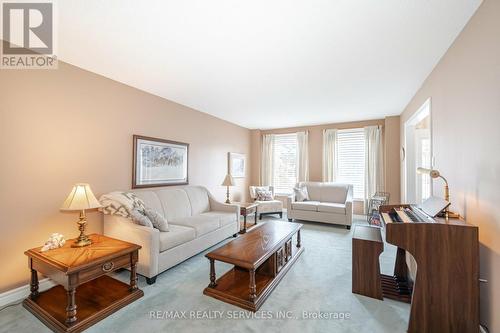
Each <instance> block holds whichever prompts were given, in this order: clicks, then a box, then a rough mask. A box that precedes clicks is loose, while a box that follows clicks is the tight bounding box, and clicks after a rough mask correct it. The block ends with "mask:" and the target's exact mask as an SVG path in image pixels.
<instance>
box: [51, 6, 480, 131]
mask: <svg viewBox="0 0 500 333" xmlns="http://www.w3.org/2000/svg"><path fill="white" fill-rule="evenodd" d="M480 3H481V0H384V1H373V0H301V1H295V0H273V1H271V0H252V1H249V0H248V1H235V0H209V1H208V0H177V1H172V0H167V1H166V0H163V1H160V0H155V1H153V0H148V1H137V0H134V1H130V0H127V1H124V0H106V1H102V0H78V1H77V0H64V1H59V2H58V11H59V22H58V23H59V24H58V25H59V27H58V30H59V42H58V44H59V58H60V59H61V60H63V61H66V62H68V63H71V64H74V65H76V66H79V67H81V68H84V69H87V70H90V71H92V72H95V73H98V74H100V75H103V76H106V77H108V78H111V79H114V80H116V81H119V82H123V83H125V84H128V85H130V86H133V87H136V88H139V89H142V90H145V91H147V92H150V93H152V94H155V95H158V96H161V97H164V98H167V99H169V100H172V101H175V102H178V103H180V104H184V105H187V106H190V107H192V108H194V109H197V110H200V111H202V112H206V113H209V114H211V115H214V116H216V117H219V118H222V119H225V120H227V121H230V122H233V123H236V124H239V125H241V126H244V127H247V128H262V129H265V128H276V127H289V126H299V125H311V124H320V123H330V122H342V121H354V120H363V119H375V118H381V117H384V116H387V115H395V114H400V113H401V111H402V110H403V109H404V107H405V106H406V104H407V103H408V102H409V100H410V99H411V98H412V97H413V95H414V94H415V92H416V91H417V89H418V88H419V87H420V85H421V84H422V83H423V81H424V79H425V78H426V77H427V75H428V74H429V73H430V72H431V70H432V69H433V67H434V66H435V65H436V63H437V62H438V61H439V59H440V58H441V57H442V55H443V54H444V53H445V52H446V50H447V49H448V47H449V46H450V45H451V43H452V42H453V40H454V39H455V38H456V36H457V35H458V34H459V32H460V31H461V29H462V28H463V27H464V25H465V24H466V22H467V21H468V20H469V18H470V17H471V16H472V14H473V13H474V12H475V10H476V9H477V7H478V6H479V4H480Z"/></svg>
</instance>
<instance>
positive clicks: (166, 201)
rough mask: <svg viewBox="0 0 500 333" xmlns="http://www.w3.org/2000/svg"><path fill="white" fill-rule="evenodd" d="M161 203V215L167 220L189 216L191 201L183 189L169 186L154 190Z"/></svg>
mask: <svg viewBox="0 0 500 333" xmlns="http://www.w3.org/2000/svg"><path fill="white" fill-rule="evenodd" d="M156 193H157V194H158V197H159V198H160V201H161V204H162V205H163V211H164V212H165V214H164V215H163V216H164V217H165V218H166V219H167V221H173V220H174V219H178V218H184V217H188V216H191V215H192V214H191V203H190V202H189V197H188V195H187V193H186V191H184V190H183V189H180V188H171V189H163V190H159V191H158V192H156Z"/></svg>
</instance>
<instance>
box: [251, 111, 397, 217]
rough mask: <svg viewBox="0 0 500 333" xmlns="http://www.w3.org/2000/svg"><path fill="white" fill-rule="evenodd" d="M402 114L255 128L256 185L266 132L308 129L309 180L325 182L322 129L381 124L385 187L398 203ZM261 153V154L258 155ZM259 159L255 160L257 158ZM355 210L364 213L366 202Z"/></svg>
mask: <svg viewBox="0 0 500 333" xmlns="http://www.w3.org/2000/svg"><path fill="white" fill-rule="evenodd" d="M399 124H400V120H399V116H394V117H387V118H386V119H376V120H367V121H356V122H348V123H337V124H325V125H317V126H305V127H293V128H280V129H272V130H253V131H252V139H251V143H252V152H254V153H253V154H252V156H253V158H254V163H255V166H254V167H253V168H252V176H251V180H252V182H253V183H254V184H260V178H259V177H260V174H259V173H258V170H260V148H261V137H262V135H264V134H284V133H293V132H298V131H308V132H309V180H311V181H322V177H323V172H322V163H323V162H322V161H323V130H324V129H326V128H337V129H347V128H359V127H364V126H372V125H382V126H383V132H384V152H385V156H386V159H385V170H386V172H385V173H386V184H385V185H386V186H385V187H386V189H387V190H388V191H389V192H390V193H391V202H394V203H397V202H399V200H400V195H399V193H400V185H399V182H400V177H399V164H400V163H399V146H400V144H399ZM257 153H258V155H257ZM257 158H258V159H259V161H258V162H257V161H255V160H256V159H257ZM354 211H355V213H357V214H362V212H363V205H362V204H361V203H359V202H356V203H355V207H354Z"/></svg>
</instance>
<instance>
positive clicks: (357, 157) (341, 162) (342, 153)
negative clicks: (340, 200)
mask: <svg viewBox="0 0 500 333" xmlns="http://www.w3.org/2000/svg"><path fill="white" fill-rule="evenodd" d="M336 181H338V182H340V183H347V184H352V185H353V197H354V198H355V199H363V198H364V197H365V132H364V129H363V128H353V129H346V130H339V131H337V177H336Z"/></svg>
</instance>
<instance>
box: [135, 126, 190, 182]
mask: <svg viewBox="0 0 500 333" xmlns="http://www.w3.org/2000/svg"><path fill="white" fill-rule="evenodd" d="M188 158H189V144H187V143H183V142H177V141H170V140H163V139H157V138H150V137H146V136H140V135H134V165H133V171H132V173H133V175H132V188H141V187H154V186H168V185H186V184H188V183H189V181H188Z"/></svg>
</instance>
